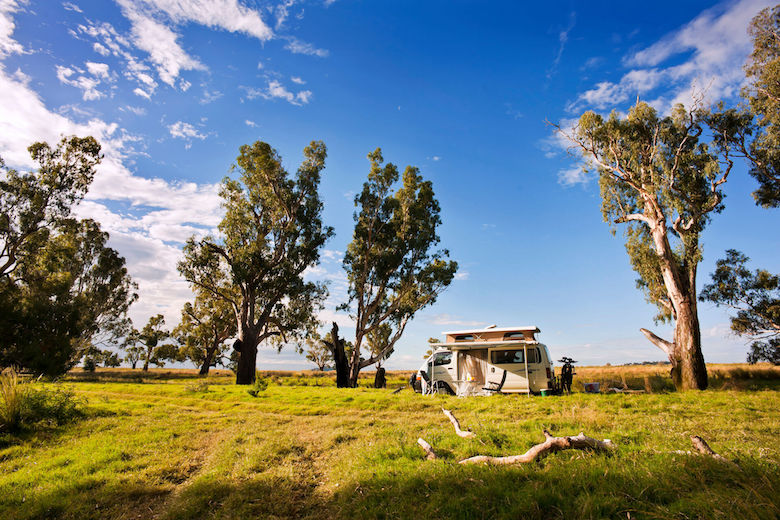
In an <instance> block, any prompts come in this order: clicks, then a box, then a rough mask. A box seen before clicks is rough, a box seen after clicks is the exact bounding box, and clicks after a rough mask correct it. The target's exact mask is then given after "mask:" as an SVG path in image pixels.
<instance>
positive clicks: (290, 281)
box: [178, 141, 333, 384]
mask: <svg viewBox="0 0 780 520" xmlns="http://www.w3.org/2000/svg"><path fill="white" fill-rule="evenodd" d="M326 156H327V151H326V148H325V144H324V143H323V142H321V141H312V142H311V144H310V145H309V146H307V147H306V148H305V149H304V161H303V162H302V163H301V165H300V167H299V168H298V171H297V173H296V175H295V176H290V175H289V174H288V172H287V171H286V170H285V169H284V168H283V167H282V159H281V157H280V156H279V154H278V153H277V152H276V150H274V149H273V148H272V147H271V146H270V145H269V144H267V143H264V142H260V141H258V142H255V143H254V144H252V145H244V146H242V147H241V148H240V150H239V156H238V158H237V160H236V165H235V166H234V169H235V170H237V171H238V173H239V179H231V178H229V177H228V178H226V179H225V180H223V181H222V186H221V189H220V196H221V197H222V199H223V202H222V205H223V207H224V208H225V216H224V218H223V219H222V222H221V223H220V224H219V231H220V235H221V236H220V238H219V239H217V238H214V237H206V238H204V239H202V240H196V239H195V238H194V237H193V238H190V240H189V241H188V242H187V243H186V245H185V247H184V260H183V261H181V262H180V263H179V264H178V269H179V273H180V274H181V275H182V276H183V277H184V278H185V279H186V280H187V281H188V282H190V284H192V285H193V286H195V287H196V288H199V289H201V290H204V291H206V292H208V293H209V294H210V295H211V296H212V297H214V298H218V299H221V300H224V301H226V302H227V303H228V304H230V306H231V307H232V309H233V313H234V315H235V319H236V330H237V335H238V339H239V341H238V342H236V344H235V345H234V348H235V349H236V350H237V351H238V354H239V358H238V366H237V370H236V383H237V384H252V383H253V382H254V380H255V366H256V363H257V346H258V344H259V343H260V342H262V341H265V340H268V341H271V342H273V343H274V344H275V345H277V347H278V348H281V347H282V346H283V345H284V344H285V343H289V342H293V341H298V342H300V341H301V340H302V339H303V338H304V337H305V335H306V334H307V333H309V332H313V331H314V330H316V326H317V321H316V318H315V314H316V312H317V311H318V310H319V309H320V308H321V306H322V301H323V299H324V297H325V294H326V290H325V287H324V286H323V285H321V284H317V283H312V282H305V281H304V280H303V272H304V271H305V270H306V268H307V267H311V266H314V265H316V264H317V263H318V262H319V258H320V249H321V248H322V246H323V245H324V244H325V242H326V241H327V240H328V238H330V237H331V236H332V234H333V230H332V228H330V227H329V226H325V225H324V224H323V222H322V217H321V214H322V202H321V201H320V197H319V193H318V188H319V183H320V173H321V171H322V169H323V168H324V167H325V158H326ZM223 280H226V282H223Z"/></svg>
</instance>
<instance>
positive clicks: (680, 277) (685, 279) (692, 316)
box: [643, 202, 707, 390]
mask: <svg viewBox="0 0 780 520" xmlns="http://www.w3.org/2000/svg"><path fill="white" fill-rule="evenodd" d="M645 214H646V215H648V214H649V215H654V216H655V218H654V219H652V221H653V222H655V223H654V224H653V225H651V226H650V230H651V235H652V237H653V244H654V246H655V252H656V254H657V255H658V260H659V263H660V265H661V275H662V277H663V281H664V286H665V287H666V293H667V295H668V297H669V302H670V303H671V305H672V308H673V312H672V318H673V319H674V341H673V342H672V343H669V342H667V341H664V340H662V339H661V338H659V337H658V336H655V334H652V333H649V334H650V335H648V333H645V335H646V336H647V337H648V339H650V341H651V342H653V344H655V345H656V346H657V347H659V348H660V349H661V350H663V351H664V352H666V354H667V356H668V357H669V361H671V363H672V370H671V376H672V381H673V382H674V386H675V388H676V389H678V390H705V389H706V388H707V367H706V365H705V364H704V356H703V355H702V352H701V331H700V328H699V316H698V312H697V308H696V266H695V265H694V266H686V265H685V264H683V268H682V270H684V271H685V272H681V269H680V266H679V265H678V264H677V262H676V260H675V257H674V254H673V251H672V246H671V244H670V243H669V236H668V229H667V228H666V218H665V216H664V215H663V214H656V212H655V210H654V209H653V208H652V205H651V204H650V203H649V202H648V203H646V205H645ZM686 267H687V269H686ZM643 332H644V331H643ZM651 335H652V337H651Z"/></svg>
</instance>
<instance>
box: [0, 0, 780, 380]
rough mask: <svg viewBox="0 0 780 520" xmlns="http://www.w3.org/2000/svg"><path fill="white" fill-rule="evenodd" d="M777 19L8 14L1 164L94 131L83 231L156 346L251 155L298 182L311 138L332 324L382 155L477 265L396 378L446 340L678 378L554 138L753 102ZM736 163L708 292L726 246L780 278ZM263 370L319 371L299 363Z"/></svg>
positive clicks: (244, 10)
mask: <svg viewBox="0 0 780 520" xmlns="http://www.w3.org/2000/svg"><path fill="white" fill-rule="evenodd" d="M767 5H771V2H765V1H758V0H742V1H730V2H722V3H712V2H694V1H690V2H653V3H652V4H648V5H645V6H641V7H640V6H637V5H636V4H635V3H632V2H589V3H588V5H587V8H585V7H583V6H582V4H580V3H577V2H543V3H535V4H533V5H532V4H529V3H525V2H491V3H488V2H477V1H468V2H467V1H424V2H420V1H419V0H418V1H415V2H411V1H401V0H394V1H387V2H377V1H370V2H369V1H352V0H331V1H323V0H317V1H299V0H287V1H282V2H261V1H250V0H243V1H240V0H213V1H205V0H116V1H108V0H94V1H80V0H74V1H68V2H56V1H46V2H42V1H35V0H29V1H23V0H0V107H2V108H0V155H2V156H3V157H4V158H5V160H6V162H7V163H8V164H9V165H13V166H16V167H21V168H24V167H26V166H29V165H30V163H29V158H28V157H26V151H25V149H26V147H27V146H28V145H29V144H30V143H31V142H33V141H36V140H48V141H50V142H54V141H56V140H58V139H59V137H60V136H61V135H70V134H79V135H85V134H90V135H94V136H95V137H97V138H98V139H100V141H101V143H102V144H103V145H104V150H105V152H106V160H105V161H104V163H103V164H102V165H101V167H100V170H99V173H98V176H97V178H96V180H95V183H94V185H93V188H92V190H91V192H90V195H89V197H88V200H86V201H85V202H84V203H82V205H81V207H80V208H79V213H80V214H81V215H83V216H90V217H93V218H96V219H97V220H99V221H100V222H101V224H102V226H103V228H104V229H105V230H107V231H109V232H110V233H111V244H112V246H113V247H115V248H116V249H118V250H119V251H120V253H121V254H123V255H124V256H125V257H126V258H127V260H128V265H129V268H130V271H131V274H132V275H133V276H134V277H135V278H136V279H137V281H138V282H139V284H140V294H141V299H140V301H139V302H138V303H137V304H136V305H135V306H134V308H133V309H132V312H131V315H132V317H133V319H134V321H135V322H136V324H137V326H140V325H142V324H143V323H144V322H145V321H146V320H147V319H148V317H149V316H150V315H152V314H156V313H157V312H162V313H164V314H165V315H166V318H167V321H168V323H169V324H174V323H176V322H177V321H178V316H179V309H180V307H181V305H182V303H183V302H184V301H185V300H186V299H187V298H189V297H190V295H191V293H190V291H189V289H188V287H187V285H186V283H184V282H183V281H182V280H181V279H180V278H179V277H178V275H177V273H176V270H175V264H176V261H177V259H178V256H179V254H180V248H181V245H182V242H183V241H184V240H186V238H187V237H188V236H190V235H191V234H193V233H196V234H203V233H206V232H208V230H209V229H211V228H213V227H214V226H215V225H216V224H217V222H218V221H219V218H220V210H219V199H218V197H217V195H216V183H218V182H219V181H220V180H221V179H222V178H223V177H224V176H225V175H226V174H228V172H229V167H230V165H231V164H232V162H233V161H234V159H235V157H236V155H237V150H238V147H239V146H240V145H241V144H244V143H250V142H253V141H255V140H258V139H261V140H264V141H267V142H269V143H270V144H272V145H273V146H274V147H276V148H277V149H278V150H279V152H280V153H281V154H282V156H283V158H284V160H285V164H286V165H287V167H288V169H291V170H294V169H295V168H296V167H297V164H298V162H299V161H300V158H301V150H302V149H303V148H304V146H305V145H306V144H307V143H308V142H309V141H311V140H312V139H322V140H324V141H325V143H326V144H327V146H328V152H329V157H328V162H327V168H326V170H325V172H324V175H323V181H322V196H323V200H324V203H325V220H326V222H327V223H328V224H330V225H332V226H334V228H335V230H336V237H335V238H334V239H333V240H331V241H330V242H329V243H328V244H327V246H326V248H327V249H326V251H325V253H324V255H323V262H322V264H321V265H320V266H318V267H316V268H314V269H312V270H310V272H309V273H308V276H310V277H312V278H318V279H325V280H329V281H330V291H331V297H330V300H329V302H328V308H327V309H326V311H325V312H324V313H323V315H322V319H324V320H331V319H337V320H338V321H339V322H340V323H341V324H342V326H343V328H344V330H345V331H346V332H348V333H349V332H351V331H349V318H348V317H347V316H346V315H343V314H338V313H336V312H335V311H334V309H335V306H336V305H337V304H338V303H340V302H341V301H343V298H344V296H345V285H344V275H343V272H342V270H341V266H340V259H341V254H342V253H341V252H342V251H343V250H344V249H345V247H346V244H347V243H348V242H349V240H350V238H351V230H352V212H353V204H352V197H353V195H354V193H355V192H358V191H359V190H360V188H361V185H362V182H363V180H364V179H365V176H366V174H367V172H368V161H367V160H366V154H367V153H368V152H369V151H372V150H373V149H375V148H376V147H377V146H381V147H382V149H383V151H384V156H385V158H386V160H388V161H391V162H394V163H396V164H398V165H399V166H401V167H403V166H406V165H407V164H412V165H416V166H418V167H420V169H421V171H422V174H423V176H424V177H426V178H429V179H431V180H432V181H433V182H434V188H435V190H436V193H437V195H438V197H439V200H440V203H441V207H442V220H443V225H442V227H441V237H442V246H444V247H446V248H448V249H449V250H450V252H451V256H452V257H453V258H454V259H455V260H457V261H458V262H459V264H460V266H461V267H460V272H459V274H458V277H457V279H456V280H455V281H454V283H453V284H452V286H451V287H450V289H449V290H448V291H447V292H446V293H444V294H443V295H442V296H441V298H440V299H439V302H438V303H437V304H436V305H435V306H434V307H432V308H429V309H426V310H425V311H424V312H421V313H420V314H419V315H418V316H417V317H416V318H415V320H414V321H413V322H412V323H411V324H410V325H409V326H408V327H407V332H406V333H405V335H404V337H403V338H402V339H401V341H400V343H399V345H398V347H397V348H396V353H395V354H394V355H393V357H392V358H391V359H390V361H389V362H388V364H387V366H388V368H412V367H415V366H416V365H418V364H419V362H420V360H421V355H422V353H423V352H424V351H425V350H426V348H427V346H426V344H425V340H426V339H427V338H428V337H430V336H437V337H440V335H441V332H442V331H444V330H452V329H460V328H469V327H473V326H483V325H489V324H493V323H495V324H498V325H499V326H510V325H537V326H539V327H540V328H541V330H542V334H541V339H542V341H544V342H545V343H546V344H547V345H548V346H549V348H550V350H551V351H552V354H553V355H554V356H555V357H556V358H557V357H560V356H562V355H569V356H572V357H574V358H575V359H578V360H579V361H581V362H584V363H594V364H601V363H606V362H610V363H613V364H616V363H623V362H630V361H641V360H656V359H657V360H660V359H663V354H662V353H661V351H659V350H658V349H656V348H655V347H653V346H652V345H650V344H649V343H648V342H647V341H646V340H645V339H644V337H643V336H642V335H641V334H640V333H639V328H640V327H647V328H651V329H652V330H655V331H656V332H657V333H659V335H662V336H666V337H669V336H670V330H669V328H668V327H664V326H655V325H654V324H653V322H652V317H653V315H654V314H655V311H654V309H653V307H651V306H650V305H648V304H647V303H645V301H644V297H643V295H642V294H641V293H640V292H639V291H638V290H636V289H635V288H634V279H635V275H634V273H633V272H632V271H631V269H630V267H629V264H628V259H627V256H626V254H625V251H624V249H623V240H622V238H621V236H620V230H619V232H618V235H617V236H615V237H613V236H612V235H611V234H610V232H609V228H608V226H607V225H606V224H605V223H604V222H603V221H602V218H601V213H600V210H599V195H598V187H597V185H596V183H595V182H594V179H593V178H591V177H589V176H587V175H584V174H583V173H582V172H581V170H579V169H578V168H577V162H576V160H575V159H574V158H572V157H570V156H568V155H567V153H566V149H565V145H563V144H562V143H561V141H560V140H559V139H557V138H556V137H555V135H554V133H553V132H552V128H551V127H550V126H549V125H548V124H547V122H546V121H554V122H560V123H561V124H563V125H564V126H565V125H568V124H571V122H572V121H573V120H574V119H575V118H576V117H577V116H578V115H579V114H581V113H582V112H583V111H585V110H587V109H595V110H598V111H601V112H604V113H607V112H609V111H610V110H612V109H617V110H625V109H626V108H627V107H628V106H630V105H631V104H632V103H633V102H634V101H635V100H636V98H637V96H639V97H640V98H641V99H644V100H646V101H648V102H651V103H652V104H653V105H654V106H655V107H657V108H658V110H660V111H662V112H665V111H668V110H669V107H670V106H672V104H673V103H675V102H683V103H689V102H690V99H691V91H692V89H695V90H697V91H699V92H702V91H703V92H704V95H705V96H706V98H707V100H709V101H714V100H719V99H725V100H726V101H728V102H734V101H735V100H736V96H737V94H738V92H739V89H740V87H741V86H742V83H743V82H744V74H743V72H742V64H743V63H744V61H745V58H746V56H747V54H748V53H749V51H750V40H749V38H748V36H747V34H746V27H747V24H748V22H749V20H750V19H751V18H752V16H753V15H754V14H755V13H756V12H758V11H759V10H760V9H761V8H763V7H765V6H767ZM753 189H755V183H754V181H753V180H752V178H750V177H749V176H748V175H747V174H746V169H745V167H744V165H739V167H738V169H737V170H735V172H734V173H733V174H732V176H731V178H730V179H729V182H728V183H727V185H726V189H725V191H726V194H727V199H726V201H725V203H726V210H725V211H724V212H723V213H722V214H720V215H716V216H715V218H714V219H713V222H712V224H711V225H710V227H709V228H708V229H707V231H706V232H705V234H704V236H703V248H704V257H705V258H704V262H703V263H702V265H701V266H700V270H699V272H700V276H699V286H701V285H702V284H703V283H706V280H707V278H708V275H709V273H710V272H712V270H713V265H714V262H715V260H716V259H717V258H719V257H722V256H723V251H724V250H725V249H727V248H737V249H740V250H742V251H743V252H744V253H745V254H747V255H748V256H750V257H751V259H752V260H753V266H754V267H758V266H761V267H764V268H767V269H770V270H772V271H774V272H777V271H780V261H779V260H778V258H780V255H778V253H779V252H780V243H779V241H778V239H777V229H778V224H779V223H780V219H778V213H777V211H767V210H761V209H758V208H756V207H755V206H754V205H753V202H752V199H751V197H750V192H751V191H752V190H753ZM700 318H701V325H702V336H703V348H704V355H705V359H706V360H707V361H710V362H729V361H742V360H743V359H744V357H745V351H746V347H745V346H744V342H743V341H741V340H740V339H738V338H734V337H732V336H730V335H729V330H728V317H727V314H726V313H725V312H724V311H723V310H721V309H717V308H714V307H713V306H711V305H709V304H701V306H700ZM259 366H260V367H262V368H304V367H307V366H308V365H307V363H306V362H305V361H304V360H303V359H302V357H300V356H298V355H297V354H295V353H294V352H293V351H292V350H291V349H288V350H286V351H283V353H282V354H281V355H277V354H275V352H273V351H272V350H271V349H266V350H263V351H261V354H260V360H259Z"/></svg>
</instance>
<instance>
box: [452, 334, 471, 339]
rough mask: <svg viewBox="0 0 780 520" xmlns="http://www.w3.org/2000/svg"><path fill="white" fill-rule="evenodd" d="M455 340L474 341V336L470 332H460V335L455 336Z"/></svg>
mask: <svg viewBox="0 0 780 520" xmlns="http://www.w3.org/2000/svg"><path fill="white" fill-rule="evenodd" d="M455 341H474V336H473V335H472V334H461V335H460V336H455Z"/></svg>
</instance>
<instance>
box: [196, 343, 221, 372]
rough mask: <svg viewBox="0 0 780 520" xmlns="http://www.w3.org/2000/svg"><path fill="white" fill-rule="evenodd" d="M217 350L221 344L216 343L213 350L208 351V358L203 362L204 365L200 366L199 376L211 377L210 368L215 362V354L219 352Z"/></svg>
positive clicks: (208, 349)
mask: <svg viewBox="0 0 780 520" xmlns="http://www.w3.org/2000/svg"><path fill="white" fill-rule="evenodd" d="M217 348H219V343H215V344H214V345H212V346H211V348H207V349H206V358H205V359H204V360H203V364H202V365H201V366H200V371H199V372H198V375H201V376H207V375H209V368H211V364H212V363H213V362H214V354H215V353H216V352H217Z"/></svg>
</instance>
